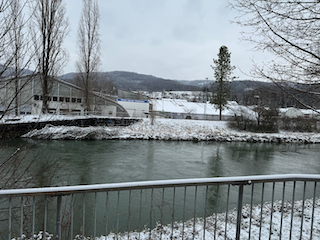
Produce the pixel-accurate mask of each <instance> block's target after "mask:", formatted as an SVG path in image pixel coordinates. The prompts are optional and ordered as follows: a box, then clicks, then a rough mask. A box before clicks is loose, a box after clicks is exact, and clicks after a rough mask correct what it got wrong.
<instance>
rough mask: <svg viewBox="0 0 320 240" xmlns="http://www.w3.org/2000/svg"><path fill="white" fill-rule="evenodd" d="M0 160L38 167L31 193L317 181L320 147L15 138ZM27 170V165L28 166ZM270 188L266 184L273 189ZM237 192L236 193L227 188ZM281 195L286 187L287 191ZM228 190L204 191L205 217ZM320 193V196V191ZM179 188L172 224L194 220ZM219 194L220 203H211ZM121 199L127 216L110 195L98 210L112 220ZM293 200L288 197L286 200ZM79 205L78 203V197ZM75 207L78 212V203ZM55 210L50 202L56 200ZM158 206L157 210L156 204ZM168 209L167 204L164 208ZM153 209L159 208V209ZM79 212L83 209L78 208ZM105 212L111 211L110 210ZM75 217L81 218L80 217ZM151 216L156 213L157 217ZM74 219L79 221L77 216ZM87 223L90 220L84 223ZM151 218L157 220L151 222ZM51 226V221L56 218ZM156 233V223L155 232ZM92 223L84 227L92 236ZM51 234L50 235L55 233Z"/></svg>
mask: <svg viewBox="0 0 320 240" xmlns="http://www.w3.org/2000/svg"><path fill="white" fill-rule="evenodd" d="M1 145H2V148H1V149H0V156H2V159H5V158H6V157H8V156H9V155H10V154H12V153H13V152H14V151H15V150H16V149H17V148H20V155H22V156H23V157H24V158H25V161H24V162H28V161H32V160H33V161H35V164H33V165H32V167H31V168H29V170H28V171H29V179H30V181H29V182H30V183H31V184H32V185H33V186H35V187H43V186H63V185H79V184H99V183H115V182H132V181H147V180H164V179H184V178H208V177H222V176H224V177H229V176H243V175H244V176H245V175H260V174H287V173H306V174H320V145H317V144H309V145H299V144H267V143H241V142H236V143H232V142H188V141H142V140H106V141H68V140H55V141H52V140H50V141H48V140H30V139H15V140H12V141H9V142H2V143H1ZM25 164H26V165H28V164H27V163H25ZM270 186H271V185H270ZM312 187H313V186H311V185H310V186H307V198H311V197H312V196H313V195H312V194H313V188H312ZM231 188H234V189H236V187H233V186H231ZM286 188H288V189H289V188H291V186H290V184H288V185H287V186H286ZM301 188H302V187H301V186H297V196H296V197H295V199H296V200H297V199H302V194H301V192H302V191H301ZM265 189H266V190H265V191H266V192H265V197H264V200H265V201H270V199H271V187H269V188H268V187H267V186H266V188H265ZM161 191H162V189H159V190H157V191H155V192H154V193H153V194H154V197H155V198H157V199H158V200H157V201H160V200H161V198H162V197H161V195H162V192H161ZM250 191H251V190H250V189H249V188H248V189H245V193H246V194H247V195H246V196H245V197H244V203H249V202H250V193H251V192H250ZM226 192H227V187H225V188H223V187H221V188H220V190H219V193H217V188H216V187H210V188H209V195H208V196H209V197H208V214H210V213H211V214H212V213H213V212H214V211H215V210H216V207H217V206H218V211H219V212H224V211H225V210H226ZM318 192H320V191H318ZM281 194H282V188H281V189H280V188H279V189H277V188H276V193H275V196H276V197H275V198H276V199H281ZM183 195H184V192H183V189H180V190H177V192H176V200H175V201H176V206H175V219H176V220H177V221H181V220H183V218H184V219H185V220H186V219H190V218H192V217H193V212H194V211H193V209H194V207H193V206H194V195H195V191H194V189H192V188H190V189H189V188H188V190H187V199H188V200H187V205H186V208H185V209H186V211H185V216H183V210H181V209H182V205H183ZM217 195H218V199H220V200H218V201H219V204H218V203H217V200H215V199H216V196H217ZM118 196H120V199H121V201H120V203H119V209H123V211H125V212H126V211H128V210H127V208H128V202H127V199H128V193H121V194H120V195H117V193H114V194H113V193H112V194H111V193H110V194H109V195H108V196H106V195H105V194H104V195H103V194H100V195H99V196H98V207H101V208H103V209H105V208H106V202H107V203H108V204H110V205H109V206H111V208H110V209H109V212H108V216H109V219H110V218H112V216H113V217H114V216H115V215H116V214H117V213H116V203H117V201H118V200H117V197H118ZM204 196H205V188H199V189H198V190H197V201H196V205H197V206H196V213H197V216H203V214H204V212H203V211H204V210H203V208H204V207H203V206H204V201H205V200H204V198H205V197H204ZM149 197H150V192H149V193H148V192H146V193H144V195H143V204H144V205H148V206H149V207H150V199H148V198H149ZM291 197H292V196H291V193H290V194H289V193H288V194H287V196H286V198H287V199H290V198H291ZM86 198H88V199H87V200H86V204H88V206H87V210H86V216H87V214H89V213H88V212H90V211H92V209H93V206H92V203H91V204H89V203H90V202H91V201H93V195H89V196H87V197H86ZM131 198H132V203H131V204H132V209H135V210H136V211H138V210H137V207H134V206H133V205H134V203H136V204H138V202H139V201H140V200H139V199H140V195H139V193H138V192H133V193H132V196H131ZM79 199H80V198H79ZM106 199H107V200H106ZM81 201H82V200H79V203H78V204H79V206H80V205H81V204H82V202H81ZM170 201H172V190H166V194H165V202H167V203H168V202H170ZM259 201H261V187H259V186H258V187H256V188H255V195H254V202H255V203H259ZM53 202H54V203H55V201H53ZM236 202H237V196H236V193H233V192H232V191H231V192H230V206H229V210H230V209H231V208H233V207H235V206H236ZM157 204H158V205H157ZM167 205H169V204H167ZM154 206H158V207H159V202H158V203H155V205H154ZM79 208H80V209H81V207H79ZM107 208H108V207H107ZM171 210H172V209H171V208H170V206H168V209H167V210H165V211H164V212H167V216H164V219H163V221H164V222H165V223H169V222H170V219H171V217H172V214H171V213H170V211H171ZM77 214H78V215H77ZM154 214H155V215H156V213H154ZM137 215H138V213H134V211H133V210H132V212H130V218H131V220H130V222H131V223H132V222H134V223H135V222H137V219H136V217H137ZM142 215H143V216H145V217H146V218H148V216H149V210H145V211H142ZM77 216H78V217H77ZM121 216H122V218H120V220H119V221H120V223H119V229H120V231H121V230H122V231H125V230H126V229H127V227H128V226H127V225H128V223H127V222H128V221H127V217H126V215H125V214H124V213H123V214H122V215H121ZM77 218H78V219H79V223H78V222H75V223H74V229H75V232H77V231H78V229H80V227H81V220H82V212H81V210H79V212H77V213H75V219H77ZM89 218H90V217H89ZM105 218H106V214H105V211H98V221H99V219H101V221H102V222H103V220H102V219H105ZM155 219H156V218H155ZM53 221H54V218H53ZM148 224H149V221H143V222H141V224H140V226H138V224H136V223H135V224H133V225H132V224H131V225H130V226H129V227H128V229H129V230H130V229H131V230H134V229H137V228H141V226H149V225H148ZM116 225H117V223H116V222H115V223H112V224H110V225H109V229H108V230H106V227H105V224H101V225H98V232H97V234H104V233H105V232H106V231H110V230H115V228H116ZM154 226H155V223H153V225H152V227H154ZM90 228H92V224H91V223H88V224H86V229H87V231H89V232H90ZM52 231H53V232H54V230H52Z"/></svg>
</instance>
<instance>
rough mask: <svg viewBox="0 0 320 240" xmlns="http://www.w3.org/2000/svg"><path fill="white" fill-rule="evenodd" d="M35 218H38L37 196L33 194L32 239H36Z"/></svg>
mask: <svg viewBox="0 0 320 240" xmlns="http://www.w3.org/2000/svg"><path fill="white" fill-rule="evenodd" d="M35 218H36V197H35V196H33V197H32V230H31V233H32V236H31V239H32V240H33V239H34V231H35V229H34V228H35Z"/></svg>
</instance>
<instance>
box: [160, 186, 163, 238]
mask: <svg viewBox="0 0 320 240" xmlns="http://www.w3.org/2000/svg"><path fill="white" fill-rule="evenodd" d="M163 204H164V188H162V199H161V205H160V224H161V232H160V239H162V234H163Z"/></svg>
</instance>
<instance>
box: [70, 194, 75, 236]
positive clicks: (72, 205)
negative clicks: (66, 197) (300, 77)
mask: <svg viewBox="0 0 320 240" xmlns="http://www.w3.org/2000/svg"><path fill="white" fill-rule="evenodd" d="M74 202H75V195H74V194H72V195H71V206H70V208H71V209H70V210H71V219H70V222H71V223H70V240H73V211H74Z"/></svg>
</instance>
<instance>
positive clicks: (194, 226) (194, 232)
mask: <svg viewBox="0 0 320 240" xmlns="http://www.w3.org/2000/svg"><path fill="white" fill-rule="evenodd" d="M197 191H198V186H195V190H194V207H193V233H192V239H194V235H195V234H196V211H197Z"/></svg>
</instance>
